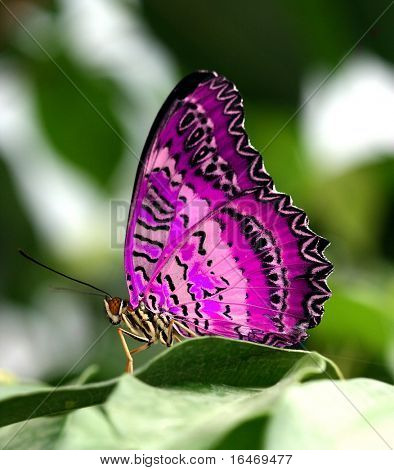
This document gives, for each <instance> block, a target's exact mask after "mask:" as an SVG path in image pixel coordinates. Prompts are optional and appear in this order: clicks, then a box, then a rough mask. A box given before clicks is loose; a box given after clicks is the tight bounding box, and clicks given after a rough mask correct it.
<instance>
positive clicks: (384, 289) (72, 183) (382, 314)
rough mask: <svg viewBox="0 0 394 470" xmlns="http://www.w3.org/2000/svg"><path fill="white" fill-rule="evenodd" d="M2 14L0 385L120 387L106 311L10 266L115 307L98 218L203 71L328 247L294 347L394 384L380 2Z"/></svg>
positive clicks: (385, 54)
mask: <svg viewBox="0 0 394 470" xmlns="http://www.w3.org/2000/svg"><path fill="white" fill-rule="evenodd" d="M0 3H1V5H0V169H1V171H0V192H1V216H2V230H1V232H0V237H1V238H0V250H1V263H0V266H1V273H0V276H1V284H0V289H1V291H0V309H1V312H0V368H2V369H4V370H6V371H8V372H12V373H14V374H16V375H20V376H23V377H31V378H39V379H42V380H46V381H50V382H56V381H57V380H58V379H59V378H60V377H62V376H63V375H64V374H65V373H66V372H67V371H68V370H69V369H70V367H72V366H73V365H75V368H74V369H73V373H78V372H79V371H81V370H82V369H83V368H84V367H86V366H87V365H88V364H92V363H96V364H98V365H99V366H100V370H99V373H98V376H99V377H98V378H107V377H112V376H115V375H118V374H119V373H120V372H122V371H123V369H124V365H125V364H124V357H123V352H122V350H121V347H120V344H119V342H118V338H117V334H116V329H114V328H112V329H109V330H108V331H107V332H106V333H105V334H104V335H103V336H102V337H101V339H100V340H99V341H98V342H97V343H96V344H95V345H94V347H92V348H90V346H91V345H92V343H93V342H94V341H95V340H96V338H98V337H99V335H100V334H101V332H102V331H103V330H104V329H105V328H106V327H107V325H108V322H107V320H106V316H105V314H104V310H103V305H102V300H101V299H100V298H99V297H95V296H88V295H86V296H85V295H79V294H76V293H69V292H59V291H54V290H53V289H52V287H53V286H63V287H72V288H74V287H75V286H73V285H71V283H67V281H64V280H62V279H60V278H57V277H56V276H55V275H52V274H51V273H48V272H45V271H44V270H40V269H39V268H37V267H36V266H34V265H32V264H30V263H27V262H26V261H25V260H24V259H22V258H21V257H19V256H18V254H17V249H18V248H21V247H22V248H24V249H25V250H27V251H28V252H30V253H31V254H33V255H34V256H36V257H37V258H39V259H41V260H43V261H44V262H46V263H47V264H50V265H51V266H54V267H55V268H57V269H60V270H62V271H64V272H66V273H69V274H71V275H74V276H76V277H79V278H81V279H84V280H86V281H88V282H91V283H94V284H96V285H98V286H99V287H102V288H103V289H105V290H107V291H110V292H112V293H113V295H119V296H125V295H127V292H126V289H125V283H124V279H123V260H122V247H121V240H122V236H123V235H124V232H123V231H122V229H124V221H125V220H124V216H123V219H122V215H119V216H118V217H117V220H118V224H119V226H117V227H115V228H114V227H113V221H114V214H112V217H111V207H112V210H114V207H115V206H116V207H118V206H119V207H120V208H121V207H126V214H127V204H128V201H129V197H130V194H131V190H132V186H133V182H134V176H135V171H136V167H137V159H138V156H139V154H140V152H141V149H142V146H143V144H144V140H145V138H146V136H147V133H148V130H149V127H150V125H151V123H152V122H153V119H154V117H155V114H156V112H157V111H158V109H159V107H160V105H161V103H162V102H163V101H164V99H165V98H166V96H167V95H168V93H169V92H170V91H171V89H172V88H173V86H175V84H176V83H177V81H178V80H179V79H180V78H182V76H183V75H185V74H186V73H189V72H191V71H193V70H195V69H214V70H216V71H218V72H220V73H222V74H224V75H226V76H227V77H228V78H230V79H231V80H233V81H234V82H235V83H236V84H237V86H238V88H239V90H240V91H241V94H242V95H243V97H244V103H245V108H246V128H247V130H248V132H249V134H250V137H251V141H252V143H253V144H254V146H255V147H256V148H258V149H259V150H260V151H262V153H263V156H264V158H265V164H266V167H267V169H268V171H269V172H270V173H271V174H272V175H273V177H274V180H275V182H276V186H277V188H278V189H279V190H281V191H283V192H287V193H289V194H291V195H292V197H293V199H294V202H295V204H296V205H298V206H300V207H302V208H304V209H305V210H306V211H307V213H308V215H309V217H310V220H311V226H312V228H313V229H314V230H315V231H317V232H318V233H319V234H322V235H323V236H325V237H326V238H328V239H329V240H331V242H332V245H331V247H330V248H329V249H328V250H327V256H328V257H329V258H330V260H332V261H333V263H334V265H335V272H334V274H333V275H332V276H331V277H330V286H331V288H332V290H333V297H332V299H331V300H330V301H329V302H328V303H327V304H326V305H327V306H326V313H325V316H324V319H323V321H322V323H321V325H320V326H319V327H318V328H316V329H315V330H311V331H310V333H311V337H310V339H309V340H308V341H307V343H306V347H307V348H308V349H313V350H317V351H319V352H320V353H321V354H323V355H326V356H327V357H329V358H332V359H333V360H334V361H335V362H336V363H337V364H338V365H339V366H340V367H341V369H342V370H343V372H344V373H345V376H347V377H355V376H366V377H372V378H376V379H380V380H384V381H387V382H391V381H392V378H393V376H394V321H393V318H394V315H393V313H394V267H393V261H394V244H393V232H392V230H393V218H394V159H393V155H394V132H393V131H394V129H393V123H394V68H393V63H394V49H393V47H392V45H393V43H394V28H393V24H394V21H393V20H394V8H389V9H388V10H387V11H385V9H386V8H387V6H388V5H389V4H390V2H388V1H383V0H377V1H375V2H368V1H367V0H357V1H353V2H340V1H339V0H334V1H328V0H316V1H313V2H312V1H309V0H301V1H299V2H293V1H291V0H281V1H279V2H277V1H273V0H264V1H258V0H248V1H246V2H242V3H241V2H236V1H224V0H219V1H218V0H217V1H215V2H208V1H207V0H203V1H200V2H198V3H196V2H193V3H190V2H184V1H181V0H171V1H167V2H162V1H159V0H148V1H145V2H137V1H120V0H118V1H115V0H113V1H111V0H57V1H52V2H49V1H47V2H44V1H42V2H31V1H27V0H25V1H8V2H3V1H1V2H0ZM382 13H383V14H382ZM379 17H380V18H379ZM111 201H112V202H114V201H115V206H114V204H112V205H111ZM120 212H121V211H120ZM111 224H112V227H111ZM116 234H117V235H118V239H115V235H116ZM119 240H120V242H119ZM77 288H78V287H77ZM159 349H160V347H158V348H156V347H154V348H152V350H151V351H148V352H145V353H143V354H141V355H139V356H137V359H136V365H137V366H138V365H140V364H142V363H143V362H145V361H146V360H147V359H148V358H149V357H151V356H152V355H154V354H156V353H157V351H158V350H159ZM87 351H88V352H87ZM86 352H87V353H86ZM85 353H86V354H85ZM81 357H83V359H82V360H80V358H81Z"/></svg>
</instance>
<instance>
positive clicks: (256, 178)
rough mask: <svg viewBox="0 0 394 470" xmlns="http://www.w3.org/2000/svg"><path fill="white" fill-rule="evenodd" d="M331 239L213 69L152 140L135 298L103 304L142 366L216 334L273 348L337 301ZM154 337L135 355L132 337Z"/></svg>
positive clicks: (168, 106) (190, 83)
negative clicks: (274, 167) (164, 351)
mask: <svg viewBox="0 0 394 470" xmlns="http://www.w3.org/2000/svg"><path fill="white" fill-rule="evenodd" d="M327 245H328V242H327V240H325V239H324V238H322V237H319V236H318V235H316V234H315V233H314V232H312V231H311V230H310V229H309V227H308V218H307V216H306V214H305V212H304V211H302V210H301V209H299V208H297V207H295V206H293V205H292V201H291V198H290V197H289V196H288V195H286V194H282V193H278V192H277V191H276V190H275V187H274V184H273V181H272V178H271V177H270V176H269V174H268V173H267V172H266V170H265V168H264V165H263V160H262V157H261V155H260V154H259V153H258V152H257V151H256V150H255V149H254V148H253V147H252V146H251V145H250V143H249V139H248V136H247V134H246V132H245V129H244V112H243V105H242V98H241V96H240V94H239V92H238V90H237V89H236V87H235V86H234V84H233V83H231V82H230V81H229V80H227V79H226V78H224V77H223V76H220V75H218V74H216V73H215V72H196V73H193V74H191V75H189V76H187V77H186V78H184V79H183V80H182V81H181V82H180V83H179V84H178V85H177V86H176V87H175V89H174V90H173V91H172V93H171V94H170V96H169V97H168V98H167V100H166V101H165V103H164V105H163V107H162V108H161V110H160V112H159V114H158V115H157V117H156V119H155V121H154V123H153V126H152V129H151V131H150V133H149V136H148V139H147V142H146V144H145V147H144V150H143V153H142V157H141V161H140V165H139V168H138V176H137V181H136V184H135V186H134V191H133V197H132V204H131V210H130V214H129V220H128V225H127V235H126V241H125V248H124V261H125V272H126V279H127V286H128V289H129V293H130V301H121V300H120V299H119V298H107V299H106V300H105V304H106V309H107V313H108V316H109V318H110V320H111V321H112V323H114V324H119V323H120V322H121V321H123V323H124V324H125V327H127V329H121V328H119V334H120V336H121V340H122V343H123V346H124V349H125V352H126V355H127V357H128V370H132V357H131V356H132V354H133V353H135V352H137V351H140V350H143V349H146V348H148V347H149V346H150V345H151V344H153V343H154V342H157V341H159V342H161V343H163V344H164V345H167V346H171V345H172V344H173V342H174V341H176V340H180V339H181V337H182V336H195V335H218V336H225V337H228V338H236V339H241V340H246V341H253V342H257V343H264V344H268V345H272V346H279V347H286V346H292V345H295V344H297V343H299V342H301V341H303V340H305V339H306V337H307V333H306V331H307V329H308V328H313V327H315V326H316V325H317V324H318V323H319V322H320V319H321V316H322V314H323V304H324V302H325V301H326V300H327V299H328V298H329V297H330V294H331V292H330V290H329V288H328V286H327V284H326V279H327V277H328V275H329V274H330V272H331V271H332V265H331V263H330V262H329V261H328V260H327V259H326V258H325V256H324V255H323V251H324V249H325V248H326V247H327ZM123 335H127V336H130V337H132V338H134V339H136V340H139V341H142V342H143V343H144V344H143V345H142V346H140V347H139V348H136V349H135V350H132V351H129V349H128V347H127V345H126V342H125V339H124V336H123Z"/></svg>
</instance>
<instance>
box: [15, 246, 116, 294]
mask: <svg viewBox="0 0 394 470" xmlns="http://www.w3.org/2000/svg"><path fill="white" fill-rule="evenodd" d="M18 251H19V254H20V255H22V256H23V257H24V258H26V259H28V260H29V261H31V262H33V263H35V264H37V265H38V266H41V267H42V268H45V269H47V270H48V271H52V272H53V273H56V274H58V275H59V276H62V277H65V278H66V279H70V281H74V282H77V283H78V284H82V285H83V286H87V287H91V288H92V289H95V290H97V291H98V292H102V293H103V294H105V295H108V297H112V296H111V294H108V292H106V291H105V290H102V289H99V288H98V287H96V286H93V285H92V284H89V283H88V282H84V281H81V280H79V279H75V277H71V276H67V274H64V273H61V272H60V271H56V269H53V268H50V267H49V266H47V265H46V264H44V263H41V262H40V261H38V260H36V259H34V258H33V257H31V256H30V255H28V254H27V253H25V252H24V251H22V250H18Z"/></svg>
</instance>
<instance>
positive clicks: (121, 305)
mask: <svg viewBox="0 0 394 470" xmlns="http://www.w3.org/2000/svg"><path fill="white" fill-rule="evenodd" d="M127 305H128V302H127V300H122V299H121V298H120V297H109V296H107V297H105V298H104V306H105V311H106V312H107V315H108V318H109V321H110V322H111V323H112V324H113V325H118V324H119V323H120V322H121V321H122V314H123V313H126V310H127Z"/></svg>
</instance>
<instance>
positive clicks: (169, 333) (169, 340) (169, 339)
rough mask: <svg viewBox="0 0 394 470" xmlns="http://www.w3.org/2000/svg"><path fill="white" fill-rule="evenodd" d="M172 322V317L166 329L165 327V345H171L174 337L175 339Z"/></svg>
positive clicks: (173, 321)
mask: <svg viewBox="0 0 394 470" xmlns="http://www.w3.org/2000/svg"><path fill="white" fill-rule="evenodd" d="M174 323H175V320H174V319H172V320H170V323H169V324H168V329H167V347H170V346H172V343H173V342H174V339H176V334H174V333H175V332H174Z"/></svg>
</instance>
